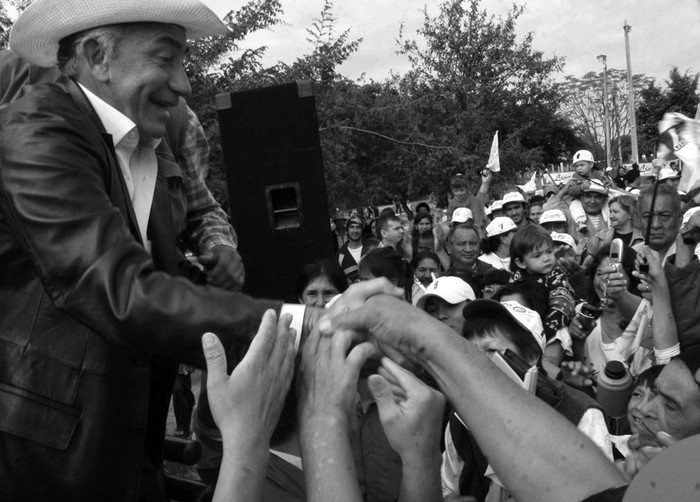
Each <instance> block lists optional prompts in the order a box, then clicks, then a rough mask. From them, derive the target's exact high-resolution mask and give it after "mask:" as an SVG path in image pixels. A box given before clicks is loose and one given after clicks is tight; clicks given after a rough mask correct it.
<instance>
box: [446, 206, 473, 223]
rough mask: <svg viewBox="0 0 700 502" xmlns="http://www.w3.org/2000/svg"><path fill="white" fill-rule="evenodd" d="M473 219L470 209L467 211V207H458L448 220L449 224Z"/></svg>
mask: <svg viewBox="0 0 700 502" xmlns="http://www.w3.org/2000/svg"><path fill="white" fill-rule="evenodd" d="M473 219H474V214H472V210H471V209H469V208H468V207H458V208H457V209H455V210H454V212H453V213H452V219H451V220H450V223H464V222H465V221H467V220H473Z"/></svg>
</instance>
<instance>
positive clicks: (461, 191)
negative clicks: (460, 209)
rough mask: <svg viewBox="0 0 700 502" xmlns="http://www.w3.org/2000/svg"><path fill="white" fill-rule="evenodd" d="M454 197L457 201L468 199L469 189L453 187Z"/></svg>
mask: <svg viewBox="0 0 700 502" xmlns="http://www.w3.org/2000/svg"><path fill="white" fill-rule="evenodd" d="M452 195H454V197H455V200H458V201H460V202H461V201H463V200H464V199H465V198H466V197H467V189H466V188H464V187H452Z"/></svg>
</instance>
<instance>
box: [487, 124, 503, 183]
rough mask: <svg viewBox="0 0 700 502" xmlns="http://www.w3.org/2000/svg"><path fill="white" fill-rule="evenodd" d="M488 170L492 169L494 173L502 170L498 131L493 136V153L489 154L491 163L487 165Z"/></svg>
mask: <svg viewBox="0 0 700 502" xmlns="http://www.w3.org/2000/svg"><path fill="white" fill-rule="evenodd" d="M486 169H490V170H491V171H493V172H494V173H497V172H499V171H500V170H501V160H500V159H499V157H498V131H496V134H494V135H493V143H491V153H490V154H489V161H488V163H487V164H486Z"/></svg>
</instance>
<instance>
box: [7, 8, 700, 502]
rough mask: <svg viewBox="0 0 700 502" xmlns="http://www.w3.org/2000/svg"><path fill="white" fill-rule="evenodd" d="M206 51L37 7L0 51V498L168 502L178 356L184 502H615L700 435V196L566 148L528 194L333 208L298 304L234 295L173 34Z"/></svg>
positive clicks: (235, 276) (465, 188)
mask: <svg viewBox="0 0 700 502" xmlns="http://www.w3.org/2000/svg"><path fill="white" fill-rule="evenodd" d="M228 32H229V28H228V27H227V26H226V25H225V24H224V23H223V22H222V21H221V20H220V19H219V18H218V17H217V16H216V15H215V14H214V13H213V12H212V11H211V10H210V9H209V8H208V7H207V6H206V5H205V4H203V3H202V2H200V1H199V0H177V1H174V0H149V2H140V3H135V2H112V1H104V2H97V3H96V2H93V1H91V0H35V1H34V2H33V3H32V4H31V5H30V6H29V7H28V8H27V9H26V10H25V11H23V13H22V14H21V15H20V17H19V18H18V20H17V22H16V24H15V25H14V27H13V29H12V32H11V35H10V46H11V49H12V51H11V52H10V51H5V52H3V53H1V54H0V65H1V66H2V68H1V69H2V71H0V105H1V106H0V258H1V259H0V313H1V315H0V498H1V499H2V500H3V501H10V502H20V501H21V502H25V501H34V500H47V499H50V500H57V501H63V500H65V501H76V500H119V501H135V500H142V501H163V500H166V497H167V490H166V486H165V483H164V478H163V465H162V462H163V438H164V433H165V423H166V417H167V413H168V404H169V400H170V397H171V394H172V393H173V386H174V384H175V382H178V385H179V386H181V387H183V388H186V387H187V386H188V385H189V382H188V380H189V379H188V378H186V377H187V376H188V374H189V372H190V368H192V367H196V368H202V369H206V370H207V376H206V379H205V382H206V383H205V384H203V385H205V387H206V392H204V393H203V394H202V395H200V399H199V402H198V403H197V409H196V412H195V416H194V420H193V423H192V424H190V418H191V417H190V416H189V415H187V413H185V415H186V416H182V417H178V422H182V425H181V426H182V429H183V430H181V431H180V432H181V433H182V435H183V436H185V437H189V429H190V427H192V429H194V431H195V433H196V436H197V441H199V442H201V443H202V445H203V447H204V454H203V457H202V459H201V461H200V464H199V467H200V469H199V473H200V475H201V478H202V480H203V481H204V482H205V483H206V484H208V485H210V487H211V488H210V489H209V490H206V491H204V492H203V493H202V494H201V498H202V500H204V498H206V497H210V498H213V499H214V500H216V501H229V500H246V501H257V500H261V501H262V500H265V501H270V502H272V501H305V500H308V501H327V500H333V501H346V500H347V501H360V500H366V501H393V500H400V501H402V502H410V501H438V500H452V501H464V500H478V501H482V500H483V501H495V500H499V501H501V500H518V501H521V502H527V501H545V502H546V501H568V500H571V501H583V500H585V501H589V502H596V501H612V500H622V497H623V496H624V494H625V492H626V491H627V490H628V486H629V490H630V491H631V490H633V489H634V487H635V482H637V480H638V479H641V478H642V477H643V476H644V473H645V472H650V469H651V468H653V466H654V465H656V464H658V463H663V462H672V461H673V458H674V457H672V454H674V453H675V452H678V451H681V450H679V449H678V447H677V446H676V443H679V445H678V446H681V445H683V444H686V445H687V444H689V443H688V442H689V441H692V440H693V436H696V437H697V435H698V434H700V319H699V317H700V313H699V312H698V309H697V306H698V304H699V301H700V262H699V261H698V259H697V257H696V255H695V250H696V248H697V243H698V241H700V212H698V211H697V209H696V208H695V207H694V206H695V205H696V204H697V203H698V201H697V200H695V198H696V196H695V195H694V194H693V192H692V191H691V192H690V193H689V194H686V196H685V198H684V199H683V201H682V200H681V198H680V195H679V193H678V191H677V187H676V186H674V185H673V184H672V183H670V182H669V181H668V179H667V178H669V177H667V176H666V177H665V176H661V175H659V176H658V179H657V180H656V181H655V182H654V183H652V184H651V185H650V186H648V187H645V188H642V189H641V190H639V192H638V193H635V192H627V191H620V190H618V189H616V188H614V186H615V185H614V180H611V179H609V177H608V176H606V175H605V173H596V169H595V162H594V159H593V156H592V155H591V154H590V152H588V151H585V150H582V151H579V152H577V153H575V154H574V156H573V159H572V163H573V167H574V168H575V169H576V171H577V176H576V177H574V178H572V181H571V182H569V183H568V184H567V185H566V186H564V187H561V189H560V190H559V193H558V194H557V195H555V196H553V197H550V198H549V199H547V200H545V198H544V197H543V196H542V195H538V194H536V193H535V194H531V193H525V192H523V191H522V190H518V189H516V187H515V186H514V187H513V189H512V190H511V191H508V192H507V193H503V194H495V193H491V183H492V180H493V177H494V174H493V173H491V172H490V171H489V170H484V171H483V173H482V179H481V185H480V186H479V187H478V188H477V187H472V186H470V184H469V182H468V181H467V177H466V176H464V175H461V174H457V175H455V176H454V177H453V178H452V179H451V180H450V181H451V183H450V187H451V193H450V197H449V200H448V205H447V207H445V208H444V211H442V210H441V211H440V212H438V210H437V208H435V207H432V206H431V205H429V204H426V203H421V204H417V205H416V207H413V208H410V207H406V208H404V209H407V210H406V211H405V212H404V213H405V214H402V215H397V214H395V213H394V211H393V210H392V209H389V210H386V211H385V212H383V213H382V214H379V215H378V217H377V218H376V219H373V220H372V221H368V220H367V218H366V214H364V213H363V212H360V211H356V212H352V213H351V214H350V215H349V216H348V218H346V220H345V221H343V222H336V225H338V224H342V225H343V229H344V230H345V232H341V233H339V234H336V236H339V235H340V236H342V239H341V242H339V243H338V252H337V255H336V256H334V257H318V260H317V261H315V262H313V263H308V264H305V265H304V266H303V267H302V268H301V269H300V270H299V274H298V280H297V284H296V292H297V297H298V304H283V303H282V302H280V301H275V300H266V299H254V298H251V297H249V296H247V295H245V294H242V293H241V292H240V290H241V288H242V286H243V284H244V282H245V270H244V267H243V262H242V259H241V257H240V256H239V255H238V253H237V251H236V248H237V242H238V237H237V236H236V234H235V232H234V230H233V228H232V227H231V225H230V224H229V223H228V220H227V217H226V214H225V213H224V212H223V211H222V210H221V208H220V207H219V205H218V204H217V203H216V201H215V200H214V198H213V197H212V196H211V193H210V192H209V190H208V189H207V187H206V185H205V183H204V176H205V174H206V159H207V155H208V148H207V145H206V140H205V137H204V133H203V130H202V127H201V124H199V122H198V120H197V118H196V116H195V115H194V113H193V112H192V111H191V110H190V109H189V108H188V107H187V104H186V102H185V98H187V97H188V95H189V93H190V87H189V82H188V79H187V76H186V74H185V71H184V64H183V60H184V56H185V54H186V51H187V42H186V41H187V39H192V38H197V37H201V36H208V35H217V34H226V33H228ZM662 178H663V179H662ZM618 188H619V187H618ZM497 197H500V199H497V200H494V199H496V198H497ZM443 216H444V217H443ZM404 217H406V218H408V220H404ZM242 238H245V236H242ZM185 251H189V252H190V253H191V254H192V255H191V256H190V257H188V256H186V255H185ZM177 388H179V387H177ZM178 392H180V398H178V399H177V402H178V404H177V405H176V406H177V407H178V408H181V407H184V409H188V407H189V406H191V401H192V397H191V396H190V395H189V394H187V392H184V391H183V390H182V389H180V390H179V391H178ZM176 395H177V392H176ZM180 399H181V401H180ZM180 414H181V413H180V412H179V411H178V415H180ZM683 451H687V449H686V450H683ZM695 451H697V450H695ZM692 454H693V452H692V451H691V455H692ZM694 454H695V457H693V459H694V461H695V462H696V463H697V453H694ZM688 483H690V484H691V486H695V488H694V490H695V493H697V483H698V479H697V474H695V478H693V475H692V473H691V474H688V475H686V476H685V477H684V478H683V480H682V482H681V481H676V483H675V486H670V487H668V486H667V485H661V484H659V485H658V486H663V489H664V490H667V491H666V492H664V493H661V494H660V495H659V496H660V497H661V498H662V499H665V500H684V499H682V497H683V496H685V495H684V494H686V493H690V492H688V491H683V492H681V491H679V490H681V488H683V489H684V490H685V487H686V485H687V484H688ZM655 486H656V485H655ZM691 490H692V488H691ZM692 495H693V494H692V493H691V494H690V498H687V500H693V498H692Z"/></svg>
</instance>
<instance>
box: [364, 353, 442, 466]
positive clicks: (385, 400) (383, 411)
mask: <svg viewBox="0 0 700 502" xmlns="http://www.w3.org/2000/svg"><path fill="white" fill-rule="evenodd" d="M368 384H369V390H370V391H371V392H372V396H373V397H374V399H375V401H376V402H377V407H378V409H379V419H380V420H381V422H382V427H384V432H385V433H386V436H387V438H388V440H389V444H390V445H391V447H392V448H393V449H394V450H395V451H396V452H397V453H398V454H399V456H400V457H401V459H402V461H404V462H405V461H406V460H405V459H406V458H407V457H409V458H414V459H420V458H424V457H427V456H429V454H430V453H433V452H437V451H439V445H440V433H441V427H440V425H441V419H442V415H443V413H444V411H445V397H444V396H443V395H442V394H441V393H440V392H438V391H436V390H433V389H431V388H430V387H428V386H427V385H425V384H424V383H423V382H421V381H420V380H419V379H418V378H416V377H415V376H414V375H413V374H412V373H410V372H408V371H406V370H405V369H403V368H402V367H401V366H399V365H398V364H396V363H395V362H393V361H391V360H390V359H387V358H383V359H382V365H381V367H380V368H379V374H378V375H371V376H370V377H369V380H368Z"/></svg>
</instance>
